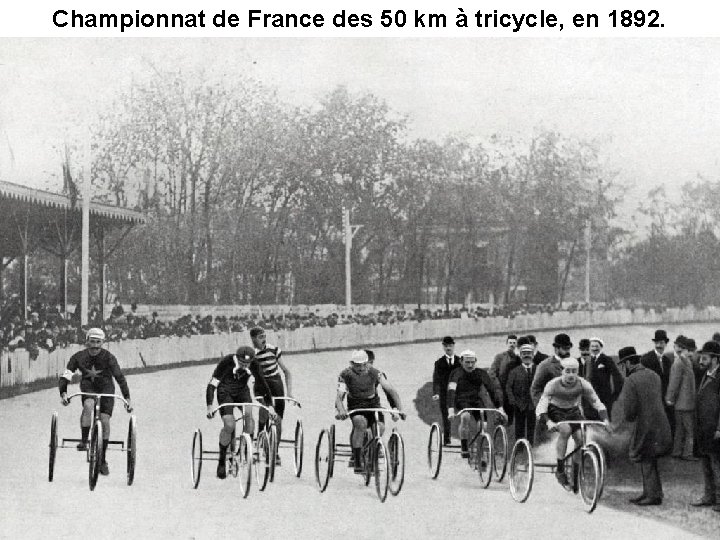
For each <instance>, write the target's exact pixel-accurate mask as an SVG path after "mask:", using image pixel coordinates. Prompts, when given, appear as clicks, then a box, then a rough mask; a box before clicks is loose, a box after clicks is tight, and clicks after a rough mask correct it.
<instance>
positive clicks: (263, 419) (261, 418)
mask: <svg viewBox="0 0 720 540" xmlns="http://www.w3.org/2000/svg"><path fill="white" fill-rule="evenodd" d="M267 421H268V413H267V411H266V410H265V409H260V412H259V413H258V422H259V426H258V431H262V430H264V429H265V426H267Z"/></svg>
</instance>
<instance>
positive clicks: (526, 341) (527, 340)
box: [517, 336, 532, 348]
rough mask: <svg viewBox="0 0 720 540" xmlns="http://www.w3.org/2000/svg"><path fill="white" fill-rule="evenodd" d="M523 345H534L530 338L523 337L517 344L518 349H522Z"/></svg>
mask: <svg viewBox="0 0 720 540" xmlns="http://www.w3.org/2000/svg"><path fill="white" fill-rule="evenodd" d="M523 345H532V341H530V338H529V337H527V336H521V337H520V339H518V342H517V346H518V348H520V347H522V346H523Z"/></svg>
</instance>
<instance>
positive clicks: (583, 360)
mask: <svg viewBox="0 0 720 540" xmlns="http://www.w3.org/2000/svg"><path fill="white" fill-rule="evenodd" d="M578 351H580V356H579V357H578V363H579V364H580V369H579V370H578V375H580V376H581V377H583V378H587V377H585V374H586V372H587V368H588V364H589V362H590V340H589V339H587V338H582V339H581V340H580V341H579V342H578Z"/></svg>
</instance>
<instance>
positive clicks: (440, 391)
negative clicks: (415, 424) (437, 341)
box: [432, 336, 460, 446]
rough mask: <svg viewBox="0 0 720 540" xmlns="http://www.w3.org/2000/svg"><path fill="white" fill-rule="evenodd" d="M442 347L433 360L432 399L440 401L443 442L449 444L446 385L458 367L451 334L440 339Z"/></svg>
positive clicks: (458, 363)
mask: <svg viewBox="0 0 720 540" xmlns="http://www.w3.org/2000/svg"><path fill="white" fill-rule="evenodd" d="M442 347H443V350H444V351H445V354H443V355H442V356H441V357H440V358H438V359H437V360H436V361H435V368H434V369H433V397H432V398H433V401H439V402H440V415H441V416H442V425H443V433H444V434H445V436H444V444H445V445H446V446H447V445H449V444H450V418H449V417H448V403H447V387H448V382H449V381H450V373H452V371H453V370H454V369H455V368H459V367H460V357H459V356H457V355H456V354H455V340H454V339H453V338H452V337H451V336H445V337H444V338H443V339H442Z"/></svg>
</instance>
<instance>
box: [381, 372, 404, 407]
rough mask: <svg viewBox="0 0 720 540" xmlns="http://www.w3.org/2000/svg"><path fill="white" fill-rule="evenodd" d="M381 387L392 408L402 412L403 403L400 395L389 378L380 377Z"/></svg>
mask: <svg viewBox="0 0 720 540" xmlns="http://www.w3.org/2000/svg"><path fill="white" fill-rule="evenodd" d="M379 380H380V386H382V389H383V390H384V391H385V395H386V396H387V398H388V401H389V402H390V406H391V407H393V408H395V409H397V410H398V411H400V412H402V403H401V402H400V394H398V393H397V390H395V387H394V386H393V385H392V384H391V383H390V381H388V380H387V377H383V376H380V378H379Z"/></svg>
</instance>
